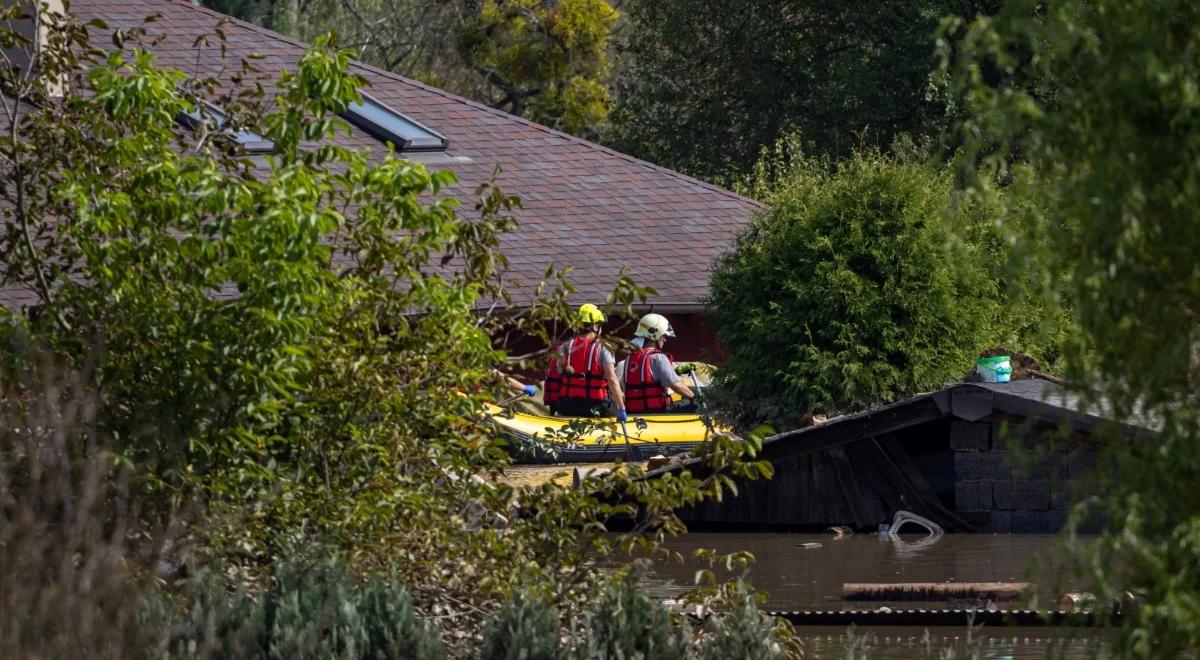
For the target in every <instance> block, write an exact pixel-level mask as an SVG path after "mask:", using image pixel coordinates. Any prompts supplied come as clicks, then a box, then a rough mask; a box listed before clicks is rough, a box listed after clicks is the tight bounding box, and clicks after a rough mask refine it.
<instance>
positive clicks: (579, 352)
mask: <svg viewBox="0 0 1200 660" xmlns="http://www.w3.org/2000/svg"><path fill="white" fill-rule="evenodd" d="M577 318H578V324H579V329H580V330H579V334H577V335H576V336H575V337H574V338H573V339H571V340H570V341H568V342H564V343H563V345H562V346H561V347H560V348H559V351H558V354H557V355H556V356H555V360H556V361H555V363H552V367H551V368H552V369H557V371H558V375H559V379H560V380H559V382H558V385H557V390H558V391H557V393H556V395H554V394H551V395H550V396H551V398H553V399H556V400H555V409H556V410H557V413H558V414H559V415H562V416H563V417H604V416H608V415H612V414H615V415H616V417H617V420H618V421H621V422H624V421H626V420H627V419H628V416H627V415H626V413H625V397H624V396H622V393H621V384H620V383H619V382H618V381H617V370H616V360H614V359H613V354H612V351H610V350H608V349H607V348H605V347H604V345H603V344H602V343H601V342H600V330H601V325H602V324H603V323H604V313H603V312H601V311H600V308H598V307H596V306H595V305H592V304H590V303H589V304H586V305H581V306H580V307H579V316H578V317H577ZM550 375H551V374H547V379H546V387H545V388H544V389H545V391H546V392H547V393H549V392H550V389H551V387H553V386H554V383H553V382H552V380H551V378H550Z"/></svg>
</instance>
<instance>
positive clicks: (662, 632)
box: [573, 573, 691, 660]
mask: <svg viewBox="0 0 1200 660" xmlns="http://www.w3.org/2000/svg"><path fill="white" fill-rule="evenodd" d="M578 637H579V640H578V642H577V646H576V648H575V651H574V653H573V657H574V658H575V659H576V660H617V659H618V658H629V659H630V660H633V659H635V658H636V659H644V660H649V659H650V658H655V659H661V660H672V659H679V660H684V659H686V658H687V657H688V655H689V654H688V644H689V640H690V637H691V634H690V630H689V628H688V626H687V625H686V623H683V622H680V623H678V624H676V623H674V622H672V620H671V614H670V612H668V611H667V609H666V608H665V607H663V606H662V604H660V603H658V602H655V601H653V600H651V599H650V598H649V597H647V596H646V595H645V594H644V593H642V592H641V591H640V590H639V589H638V586H637V578H636V576H635V575H634V574H633V573H630V574H629V575H627V576H626V578H625V580H623V581H621V582H618V583H616V584H614V585H612V586H611V587H609V588H608V589H607V590H605V591H604V592H603V593H602V594H601V595H600V596H599V597H598V598H597V599H596V600H595V602H594V603H593V604H592V606H591V607H590V608H589V609H588V611H587V613H586V614H585V616H584V619H583V629H582V631H580V633H579V635H578Z"/></svg>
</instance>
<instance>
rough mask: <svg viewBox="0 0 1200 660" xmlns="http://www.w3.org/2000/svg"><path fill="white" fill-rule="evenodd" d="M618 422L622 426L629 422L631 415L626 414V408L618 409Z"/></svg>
mask: <svg viewBox="0 0 1200 660" xmlns="http://www.w3.org/2000/svg"><path fill="white" fill-rule="evenodd" d="M617 421H618V422H621V423H622V424H624V423H625V422H628V421H629V414H628V413H626V412H625V409H624V408H617Z"/></svg>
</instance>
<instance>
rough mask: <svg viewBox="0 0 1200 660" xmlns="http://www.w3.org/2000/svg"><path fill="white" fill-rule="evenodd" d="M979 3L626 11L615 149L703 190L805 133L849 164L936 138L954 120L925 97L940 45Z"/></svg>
mask: <svg viewBox="0 0 1200 660" xmlns="http://www.w3.org/2000/svg"><path fill="white" fill-rule="evenodd" d="M992 4H994V3H992V2H986V1H982V0H920V1H919V2H913V1H908V0H889V1H887V2H813V1H810V0H793V1H790V2H772V1H767V0H751V1H747V0H736V1H733V0H706V1H705V2H631V3H629V4H627V5H626V6H625V7H623V9H625V10H626V11H627V12H628V13H629V25H628V28H627V32H626V33H625V34H624V35H622V38H621V40H620V42H619V43H620V49H619V52H618V56H617V60H618V68H619V75H618V76H617V77H616V89H615V90H614V94H615V98H616V105H615V107H614V111H613V118H612V124H613V126H612V127H611V130H610V131H609V134H608V136H607V139H608V141H609V142H610V143H611V144H612V145H613V146H615V147H616V148H618V149H620V150H622V151H625V152H627V153H630V154H633V155H636V156H639V157H642V158H645V159H647V160H650V161H652V162H655V163H659V164H662V165H666V166H668V167H671V168H674V169H678V170H681V171H684V172H687V173H689V174H694V175H697V176H702V177H706V178H713V177H727V176H738V175H740V174H742V173H744V172H746V171H748V170H749V169H750V168H751V166H752V165H753V164H754V162H755V160H756V159H757V158H758V155H759V151H760V150H761V149H763V148H764V147H767V146H770V145H771V144H773V143H774V142H775V140H777V139H779V138H780V137H781V136H783V135H784V134H787V133H790V132H797V131H798V132H799V133H801V134H802V135H803V136H804V138H805V139H806V140H808V141H810V142H811V144H812V146H813V148H814V149H815V153H818V154H832V155H836V156H838V157H847V156H849V155H850V153H851V152H852V151H853V149H854V148H855V147H856V146H860V145H863V144H867V145H876V146H881V147H889V146H890V145H891V142H892V140H893V139H894V138H895V137H896V136H897V135H899V134H902V133H907V134H909V135H911V136H912V137H913V138H914V139H917V140H918V141H920V140H922V139H924V138H928V137H934V138H936V137H937V136H938V135H939V134H940V133H941V132H942V130H943V129H944V127H945V126H946V124H947V107H946V104H945V102H944V100H943V99H942V97H941V96H940V94H938V93H936V91H937V90H936V88H935V87H934V86H933V85H932V84H931V83H932V79H931V76H930V74H931V72H932V71H933V69H934V68H935V63H936V58H935V48H934V41H933V34H934V32H935V31H936V29H937V26H938V23H939V21H940V20H941V18H942V17H943V16H944V15H946V14H949V13H957V14H963V15H967V16H971V15H974V14H975V13H976V12H987V11H990V10H991V5H992Z"/></svg>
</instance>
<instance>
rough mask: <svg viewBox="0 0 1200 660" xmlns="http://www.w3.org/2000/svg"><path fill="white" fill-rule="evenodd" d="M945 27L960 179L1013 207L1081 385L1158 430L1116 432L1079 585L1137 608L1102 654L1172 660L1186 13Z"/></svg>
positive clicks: (1199, 370)
mask: <svg viewBox="0 0 1200 660" xmlns="http://www.w3.org/2000/svg"><path fill="white" fill-rule="evenodd" d="M948 27H949V28H950V29H949V30H948V33H947V34H948V37H949V38H952V39H953V40H954V41H956V42H957V43H958V44H959V45H960V47H959V48H958V54H957V56H953V55H952V54H950V53H947V56H946V58H945V62H946V63H947V65H948V66H950V67H951V70H950V72H951V73H952V74H953V75H952V79H953V80H955V81H956V83H957V86H956V91H957V92H959V93H960V94H961V98H962V99H963V100H964V102H965V104H966V106H967V109H968V116H967V121H965V122H964V123H963V126H962V135H963V136H964V137H965V144H966V147H967V148H966V150H965V156H966V160H965V164H966V165H967V167H966V168H964V174H966V175H967V176H968V178H967V181H969V182H970V185H971V187H974V188H977V189H984V190H990V189H995V188H997V187H998V186H999V185H1001V184H1003V185H1005V186H1006V187H1007V188H1008V191H1007V192H1006V196H1007V197H1008V198H1009V199H1012V200H1014V201H1015V202H1018V203H1017V204H1015V205H1014V207H1013V209H1012V211H1011V212H1010V213H1009V214H1008V217H1007V218H1006V220H1008V222H1006V223H1005V225H1004V226H1006V227H1010V228H1012V229H1013V232H1012V238H1013V239H1015V240H1017V241H1019V245H1020V247H1021V249H1020V250H1018V251H1017V254H1019V255H1022V256H1023V257H1024V259H1023V260H1022V263H1021V266H1022V269H1021V270H1022V272H1024V273H1036V274H1039V275H1041V276H1042V279H1043V281H1044V283H1045V284H1046V290H1047V292H1048V293H1049V294H1050V295H1051V299H1052V300H1054V301H1057V302H1060V303H1061V304H1064V305H1069V306H1070V307H1072V308H1073V310H1074V315H1075V317H1076V318H1077V319H1078V323H1079V340H1080V341H1079V345H1078V346H1077V347H1075V349H1074V350H1071V351H1070V352H1068V353H1067V354H1066V356H1065V362H1066V366H1067V368H1068V373H1069V374H1070V375H1071V377H1072V379H1073V380H1075V381H1076V382H1079V383H1080V384H1083V385H1086V387H1082V388H1080V395H1081V396H1083V397H1087V398H1090V399H1100V400H1102V401H1103V405H1105V406H1106V408H1107V409H1108V410H1110V411H1112V412H1113V414H1116V415H1120V416H1129V417H1131V418H1133V419H1139V420H1142V422H1143V423H1147V424H1150V425H1152V426H1154V427H1155V428H1156V429H1157V430H1158V431H1159V433H1157V434H1156V436H1155V438H1154V439H1153V440H1152V441H1147V440H1145V439H1136V438H1135V439H1131V438H1128V437H1124V436H1122V437H1119V438H1115V441H1114V442H1113V443H1112V444H1111V451H1112V454H1113V456H1112V459H1113V460H1111V461H1110V462H1107V463H1105V465H1108V466H1111V467H1114V468H1115V472H1114V473H1113V474H1112V475H1111V476H1112V477H1113V478H1112V479H1111V480H1110V481H1109V482H1108V483H1107V484H1106V487H1105V488H1104V489H1103V491H1102V492H1103V496H1102V497H1099V498H1097V500H1098V501H1100V502H1102V503H1103V508H1104V511H1105V513H1106V514H1107V519H1108V520H1109V529H1108V533H1107V534H1106V535H1105V536H1104V537H1103V538H1102V540H1101V541H1100V543H1098V544H1097V545H1096V546H1094V548H1093V552H1092V553H1091V556H1090V559H1089V561H1088V562H1087V564H1086V566H1087V567H1088V568H1089V569H1090V571H1091V575H1092V577H1093V579H1094V582H1095V584H1094V585H1093V588H1094V589H1095V590H1096V591H1097V592H1098V593H1100V594H1102V595H1103V596H1104V598H1101V599H1099V600H1100V601H1102V602H1107V601H1108V598H1110V597H1118V598H1119V597H1122V595H1123V594H1124V593H1125V592H1126V590H1130V589H1132V590H1134V591H1135V593H1136V594H1137V595H1138V596H1139V599H1140V600H1141V601H1142V604H1141V606H1139V607H1134V608H1130V609H1129V610H1128V611H1127V612H1126V616H1125V617H1124V621H1123V625H1122V634H1121V635H1119V636H1118V637H1117V638H1116V640H1115V649H1114V650H1115V651H1116V652H1117V654H1118V655H1121V656H1127V657H1128V656H1137V657H1155V658H1167V657H1181V656H1182V655H1183V654H1184V650H1185V649H1189V648H1190V649H1192V650H1193V651H1194V649H1195V648H1196V647H1197V645H1198V644H1200V498H1197V497H1196V487H1197V484H1198V483H1200V385H1198V384H1200V262H1198V261H1197V259H1196V254H1197V253H1200V221H1198V220H1197V212H1198V211H1200V93H1198V92H1197V90H1200V5H1197V4H1196V3H1194V2H1189V1H1187V0H1062V1H1060V2H1053V3H1042V2H1037V1H1035V0H1020V1H1015V0H1014V1H1013V2H1011V3H1009V4H1008V5H1007V6H1006V7H1005V10H1004V11H1003V12H1002V13H1000V14H999V15H998V16H997V17H996V18H995V19H994V20H975V21H973V22H970V23H964V22H962V21H957V22H953V23H950V24H949V26H948ZM1029 55H1032V56H1029ZM989 72H1001V73H1003V74H1004V75H1003V76H1000V77H995V76H990V75H985V74H988V73H989ZM1014 79H1020V80H1028V81H1031V82H1032V83H1034V84H1033V85H1032V86H1028V85H1022V86H1016V85H1013V84H1010V83H1009V82H1008V81H1011V80H1014ZM1030 88H1036V89H1051V90H1053V93H1052V94H1033V93H1030V92H1028V91H1027V90H1028V89H1030ZM1013 154H1016V155H1018V156H1019V158H1014V157H1012V155H1013ZM980 165H982V166H983V174H982V175H981V176H975V177H972V176H971V174H973V173H974V172H975V171H976V168H977V167H978V166H980ZM1028 171H1031V172H1032V173H1033V176H1025V175H1024V174H1025V172H1028ZM1029 200H1033V201H1034V202H1035V203H1033V204H1029V203H1028V201H1029ZM1039 209H1044V212H1038V210H1039ZM1014 221H1015V222H1014Z"/></svg>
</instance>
